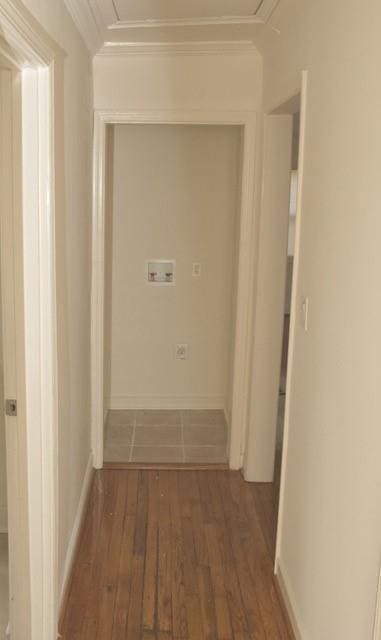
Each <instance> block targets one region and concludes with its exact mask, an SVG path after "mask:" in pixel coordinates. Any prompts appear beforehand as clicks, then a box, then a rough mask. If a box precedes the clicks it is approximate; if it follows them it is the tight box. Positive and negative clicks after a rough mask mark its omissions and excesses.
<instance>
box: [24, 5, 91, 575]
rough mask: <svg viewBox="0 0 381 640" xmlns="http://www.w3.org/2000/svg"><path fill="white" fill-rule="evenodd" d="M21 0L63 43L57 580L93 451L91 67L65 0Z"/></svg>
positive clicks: (58, 223)
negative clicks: (91, 380)
mask: <svg viewBox="0 0 381 640" xmlns="http://www.w3.org/2000/svg"><path fill="white" fill-rule="evenodd" d="M24 4H25V5H26V6H27V8H28V9H29V10H30V11H31V12H32V13H33V14H34V16H35V17H36V18H37V20H39V22H40V23H41V25H42V26H43V27H44V28H45V30H46V31H47V32H48V33H49V34H50V35H51V37H52V38H53V39H54V40H55V41H56V42H57V43H58V44H59V45H60V46H61V47H62V48H63V50H64V52H65V58H64V63H63V68H61V67H58V68H57V74H59V77H60V78H61V77H62V76H61V75H60V74H63V80H64V81H63V92H61V90H60V88H59V87H58V91H57V93H56V96H55V107H56V118H57V121H56V122H57V132H56V147H55V153H56V165H57V173H56V189H57V203H56V238H57V306H58V349H59V354H58V356H59V362H58V386H59V443H58V447H59V451H58V456H59V457H58V460H59V462H58V467H59V468H58V473H59V512H58V521H59V558H58V560H59V574H60V575H59V583H60V584H61V581H62V574H63V568H64V564H65V558H66V553H67V549H68V545H69V541H70V536H71V533H72V529H73V524H74V521H75V515H76V511H77V507H78V504H79V499H80V494H81V488H82V483H83V479H84V475H85V470H86V465H87V462H88V459H89V455H90V449H91V447H90V282H91V149H92V142H91V137H92V68H91V60H90V58H89V54H88V52H87V50H86V48H85V45H84V43H83V41H82V39H81V37H80V35H79V33H78V31H77V30H76V28H75V26H74V24H73V22H72V20H71V18H70V16H69V14H68V13H67V11H66V9H65V6H64V3H63V2H62V0H25V1H24Z"/></svg>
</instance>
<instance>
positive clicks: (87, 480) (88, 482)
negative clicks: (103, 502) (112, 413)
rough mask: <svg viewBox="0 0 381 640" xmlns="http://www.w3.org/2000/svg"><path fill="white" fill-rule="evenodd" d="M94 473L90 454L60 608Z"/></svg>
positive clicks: (61, 591) (68, 557) (63, 577)
mask: <svg viewBox="0 0 381 640" xmlns="http://www.w3.org/2000/svg"><path fill="white" fill-rule="evenodd" d="M93 472H94V469H93V454H92V453H90V456H89V460H88V462H87V466H86V471H85V475H84V478H83V483H82V489H81V495H80V497H79V502H78V507H77V513H76V514H75V519H74V524H73V529H72V532H71V536H70V540H69V544H68V548H67V552H66V559H65V565H64V569H63V576H62V583H61V590H60V608H61V607H62V605H63V602H64V597H65V593H66V589H67V587H68V583H69V578H70V573H71V570H72V566H73V561H74V554H75V551H76V547H77V542H78V537H79V534H80V530H81V524H82V521H83V516H84V510H85V508H86V502H87V497H88V495H89V490H90V486H91V480H92V477H93Z"/></svg>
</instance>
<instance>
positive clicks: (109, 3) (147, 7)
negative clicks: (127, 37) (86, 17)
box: [97, 0, 278, 29]
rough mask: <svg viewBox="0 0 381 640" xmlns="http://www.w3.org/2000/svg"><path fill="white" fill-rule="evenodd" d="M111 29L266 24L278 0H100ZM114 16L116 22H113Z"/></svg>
mask: <svg viewBox="0 0 381 640" xmlns="http://www.w3.org/2000/svg"><path fill="white" fill-rule="evenodd" d="M97 3H98V6H99V9H100V10H101V12H102V13H103V16H104V17H106V16H107V22H108V24H107V27H108V28H109V29H117V28H126V27H132V26H136V27H143V26H145V27H147V26H171V25H173V26H178V25H187V24H188V25H192V24H193V25H196V24H237V23H253V22H265V21H266V20H267V19H268V18H269V16H270V15H271V13H272V11H273V10H274V8H275V6H276V5H277V4H278V0H191V1H189V0H97ZM112 15H113V16H114V20H112V19H110V18H111V16H112Z"/></svg>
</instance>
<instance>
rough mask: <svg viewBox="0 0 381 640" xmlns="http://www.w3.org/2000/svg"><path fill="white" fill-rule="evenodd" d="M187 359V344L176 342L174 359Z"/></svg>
mask: <svg viewBox="0 0 381 640" xmlns="http://www.w3.org/2000/svg"><path fill="white" fill-rule="evenodd" d="M187 359H188V345H187V344H177V345H176V360H187Z"/></svg>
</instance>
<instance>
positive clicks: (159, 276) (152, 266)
mask: <svg viewBox="0 0 381 640" xmlns="http://www.w3.org/2000/svg"><path fill="white" fill-rule="evenodd" d="M175 278H176V260H158V259H154V258H151V259H150V260H146V280H147V282H148V283H149V284H152V285H174V284H175Z"/></svg>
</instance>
